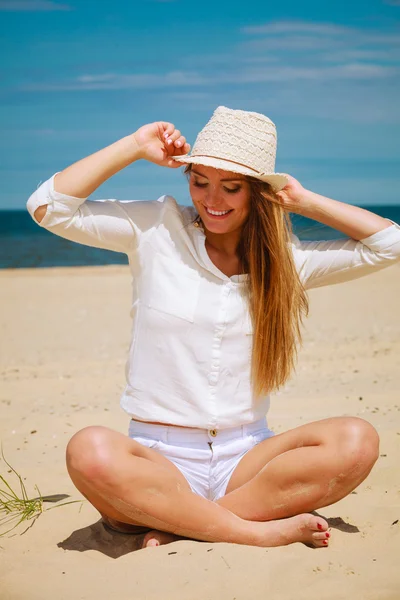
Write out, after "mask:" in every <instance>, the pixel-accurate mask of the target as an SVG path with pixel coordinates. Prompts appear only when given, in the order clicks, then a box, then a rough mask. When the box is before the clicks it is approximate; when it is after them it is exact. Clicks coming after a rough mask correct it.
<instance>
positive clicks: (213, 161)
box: [172, 154, 289, 192]
mask: <svg viewBox="0 0 400 600" xmlns="http://www.w3.org/2000/svg"><path fill="white" fill-rule="evenodd" d="M172 158H173V159H174V160H175V161H177V162H180V163H182V164H194V165H204V166H205V167H214V169H221V170H223V171H231V172H232V173H240V174H241V175H247V176H248V177H255V178H256V179H260V180H261V181H265V182H266V183H269V184H270V185H271V186H272V188H273V189H274V191H275V192H279V191H280V190H282V189H283V188H284V187H285V186H286V185H287V184H288V183H289V179H288V178H287V177H286V175H284V174H283V173H270V174H266V173H263V174H262V175H260V174H258V173H256V172H255V171H252V169H249V168H248V167H246V166H244V165H240V164H238V163H234V162H231V161H230V160H225V159H223V158H214V157H213V156H190V155H189V154H185V155H183V156H173V157H172Z"/></svg>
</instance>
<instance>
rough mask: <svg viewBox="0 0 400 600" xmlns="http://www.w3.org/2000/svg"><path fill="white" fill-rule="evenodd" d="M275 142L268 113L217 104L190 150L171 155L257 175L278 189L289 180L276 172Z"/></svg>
mask: <svg viewBox="0 0 400 600" xmlns="http://www.w3.org/2000/svg"><path fill="white" fill-rule="evenodd" d="M276 143H277V135H276V127H275V125H274V123H273V122H272V121H271V120H270V119H268V117H266V116H264V115H261V114H260V113H256V112H248V111H246V110H232V109H231V108H226V106H219V107H218V108H217V109H216V110H215V111H214V114H213V116H212V117H211V119H210V120H209V121H208V123H207V124H206V126H205V127H204V128H203V129H202V130H201V131H200V133H199V134H198V136H197V138H196V141H195V143H194V146H193V148H192V152H191V154H185V155H183V156H174V157H173V158H174V160H176V161H178V162H181V163H186V164H188V163H192V164H196V165H204V166H206V167H214V168H215V169H223V170H224V171H232V172H233V173H241V174H242V175H249V176H251V177H256V178H257V179H261V181H266V182H267V183H270V184H271V186H272V187H273V189H274V190H275V191H276V192H279V191H280V190H281V189H282V188H283V187H285V185H287V184H288V183H289V180H288V178H287V177H286V176H285V175H283V174H282V173H275V158H276Z"/></svg>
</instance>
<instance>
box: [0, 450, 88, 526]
mask: <svg viewBox="0 0 400 600" xmlns="http://www.w3.org/2000/svg"><path fill="white" fill-rule="evenodd" d="M1 456H2V458H3V460H4V462H5V463H6V465H7V466H8V468H9V469H10V472H11V474H12V476H14V478H15V479H16V485H15V486H14V488H16V489H14V488H13V487H12V486H11V483H9V482H8V481H7V480H6V478H5V477H3V476H2V475H0V486H1V487H0V537H3V536H5V535H6V534H7V533H10V532H11V531H13V530H14V529H15V528H16V527H18V526H19V525H21V524H22V523H26V522H29V521H32V522H31V523H30V525H29V526H28V527H26V529H25V530H24V531H22V533H21V535H23V534H24V533H26V532H27V531H28V529H30V528H31V527H32V526H33V525H34V524H35V522H36V520H37V519H38V518H39V517H40V515H41V514H42V513H43V512H45V511H47V510H51V509H52V508H58V507H60V506H65V505H67V504H75V503H76V502H83V500H71V501H69V502H63V503H62V504H57V506H52V507H50V508H44V506H43V505H44V503H45V502H54V501H57V498H60V499H62V498H68V496H67V495H65V494H62V495H58V496H57V495H56V496H54V495H53V496H42V494H41V493H40V490H39V488H38V486H37V485H35V490H36V491H37V493H38V496H37V497H35V498H29V497H28V494H27V491H26V487H25V484H24V482H23V481H22V477H21V475H20V474H19V473H17V471H16V470H15V469H14V467H12V466H11V465H10V463H9V462H7V460H6V459H5V457H4V453H3V448H2V449H1ZM3 529H5V531H2V530H3Z"/></svg>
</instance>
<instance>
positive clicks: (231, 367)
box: [27, 175, 400, 429]
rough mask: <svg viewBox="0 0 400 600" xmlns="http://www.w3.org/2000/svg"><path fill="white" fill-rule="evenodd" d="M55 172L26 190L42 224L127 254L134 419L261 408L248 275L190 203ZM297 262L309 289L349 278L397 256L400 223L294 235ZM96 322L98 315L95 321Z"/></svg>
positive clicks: (260, 413) (213, 421)
mask: <svg viewBox="0 0 400 600" xmlns="http://www.w3.org/2000/svg"><path fill="white" fill-rule="evenodd" d="M53 180H54V175H53V177H51V178H50V179H49V180H47V181H46V182H45V183H43V184H42V185H41V186H40V187H39V188H38V189H37V190H36V191H35V192H34V193H33V194H32V196H31V197H30V198H29V200H28V203H27V207H28V210H29V212H30V214H31V215H32V217H33V214H34V212H35V210H36V209H37V208H38V207H39V206H41V205H44V204H47V205H48V207H47V212H46V215H45V217H44V218H43V220H42V222H41V223H40V225H41V226H42V227H45V228H46V229H48V230H49V231H52V232H53V233H55V234H57V235H60V236H61V237H64V238H67V239H69V240H72V241H75V242H79V243H81V244H86V245H88V246H95V247H98V248H107V249H109V250H114V251H117V252H124V253H126V254H127V255H128V258H129V265H130V270H131V273H132V278H133V293H132V310H131V316H132V320H133V323H132V338H131V344H130V349H129V356H128V361H127V365H126V381H127V383H126V387H125V390H124V392H123V394H122V398H121V406H122V408H123V409H124V410H125V411H126V412H127V413H128V414H129V415H131V416H132V417H133V418H134V419H137V420H140V421H156V422H160V423H170V424H173V425H183V426H186V427H200V428H204V429H225V428H228V427H236V426H238V425H243V424H247V423H252V422H253V421H256V420H258V419H260V418H262V417H264V416H265V415H266V414H267V412H268V409H269V402H270V399H269V396H264V397H261V398H255V397H253V395H252V389H251V385H250V358H251V347H252V324H251V319H250V316H249V311H248V308H247V306H246V302H245V298H244V295H243V289H244V283H245V280H246V278H247V275H235V276H232V277H228V276H227V275H225V274H224V273H222V272H221V271H220V270H219V269H218V268H217V267H216V266H215V265H214V264H213V262H212V261H211V259H210V258H209V256H208V253H207V250H206V248H205V235H204V233H203V231H202V230H201V228H197V227H195V226H194V225H193V224H191V221H192V220H193V219H194V218H195V216H196V215H197V212H196V210H195V209H194V207H192V206H190V207H189V206H180V205H178V204H177V202H176V200H175V199H174V198H172V197H171V196H162V197H161V198H159V199H158V200H155V201H143V202H142V201H135V202H130V201H116V200H102V201H95V202H93V201H88V200H86V199H84V198H74V197H72V196H68V195H66V194H61V193H59V192H56V191H55V190H54V183H53ZM292 251H293V254H294V259H295V264H296V267H297V270H298V272H299V273H300V277H301V280H302V282H303V284H304V285H305V287H306V289H310V288H313V287H319V286H322V285H329V284H332V283H339V282H342V281H348V280H350V279H356V278H358V277H361V276H363V275H366V274H368V273H371V272H373V271H376V270H378V269H382V268H384V267H387V266H389V265H391V264H393V263H394V262H396V261H399V260H400V227H399V225H397V224H395V223H394V224H392V225H391V226H389V227H388V228H386V229H384V230H382V231H379V232H378V233H376V234H374V235H371V236H370V237H368V238H366V239H363V240H361V241H355V240H351V239H350V240H349V239H345V240H335V241H321V242H300V241H299V239H298V238H297V237H296V236H293V240H292ZM100 325H101V323H100V322H99V326H100Z"/></svg>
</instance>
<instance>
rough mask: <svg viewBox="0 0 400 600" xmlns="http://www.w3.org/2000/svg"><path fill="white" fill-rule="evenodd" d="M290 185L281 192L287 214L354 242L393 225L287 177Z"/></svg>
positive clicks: (279, 196) (371, 213) (281, 199)
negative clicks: (295, 215)
mask: <svg viewBox="0 0 400 600" xmlns="http://www.w3.org/2000/svg"><path fill="white" fill-rule="evenodd" d="M287 177H288V179H289V184H288V185H286V186H285V187H284V188H283V190H281V191H280V192H278V193H277V194H276V196H277V197H278V199H279V200H278V201H279V203H281V204H282V205H283V207H284V208H285V210H288V211H289V212H293V213H296V214H299V215H302V216H303V217H307V218H308V219H313V220H314V221H318V222H319V223H323V224H324V225H327V226H328V227H333V228H334V229H337V230H338V231H341V232H342V233H344V234H345V235H348V236H349V237H351V238H353V239H354V240H363V239H364V238H368V237H369V236H371V235H373V234H374V233H377V232H378V231H382V230H383V229H386V228H387V227H390V225H391V222H390V221H388V220H387V219H384V218H383V217H380V216H379V215H376V214H375V213H373V212H370V211H369V210H366V209H365V208H360V207H358V206H353V205H351V204H346V203H344V202H339V201H338V200H331V198H326V197H325V196H321V195H320V194H316V193H315V192H311V191H310V190H307V189H306V188H304V187H303V186H302V185H301V183H300V182H299V181H297V179H295V178H294V177H292V176H290V175H287Z"/></svg>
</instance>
